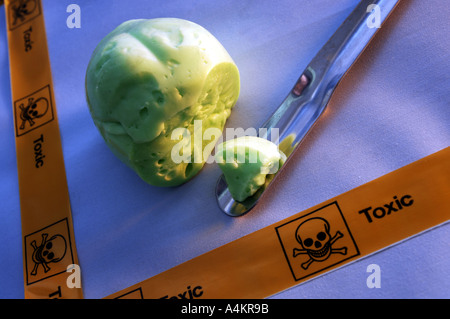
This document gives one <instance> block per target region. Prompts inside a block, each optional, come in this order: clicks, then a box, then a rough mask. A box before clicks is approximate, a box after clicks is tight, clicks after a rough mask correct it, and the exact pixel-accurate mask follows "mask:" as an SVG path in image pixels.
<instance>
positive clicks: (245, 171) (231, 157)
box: [215, 136, 286, 202]
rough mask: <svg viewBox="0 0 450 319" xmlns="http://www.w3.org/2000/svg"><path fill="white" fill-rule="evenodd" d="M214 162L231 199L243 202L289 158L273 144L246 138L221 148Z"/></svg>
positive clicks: (257, 138) (219, 147) (228, 143)
mask: <svg viewBox="0 0 450 319" xmlns="http://www.w3.org/2000/svg"><path fill="white" fill-rule="evenodd" d="M215 160H216V162H217V164H218V165H219V167H220V169H221V170H222V172H223V174H224V177H225V180H226V182H227V184H228V190H229V191H230V194H231V196H232V197H233V198H234V199H235V200H236V201H239V202H242V201H244V200H245V199H247V198H248V197H250V196H252V195H253V194H255V193H256V191H257V190H258V189H259V188H260V187H261V186H263V185H264V183H265V182H266V178H268V177H269V176H273V175H274V174H275V173H276V172H277V171H278V170H279V168H280V167H281V165H283V164H284V162H285V160H286V156H285V155H284V153H283V152H282V151H280V150H279V148H278V146H277V145H276V144H274V143H272V142H271V141H268V140H266V139H263V138H259V137H256V136H243V137H238V138H236V139H232V140H229V141H226V142H224V143H222V144H220V145H218V147H217V151H216V154H215Z"/></svg>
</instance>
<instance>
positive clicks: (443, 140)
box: [0, 0, 450, 298]
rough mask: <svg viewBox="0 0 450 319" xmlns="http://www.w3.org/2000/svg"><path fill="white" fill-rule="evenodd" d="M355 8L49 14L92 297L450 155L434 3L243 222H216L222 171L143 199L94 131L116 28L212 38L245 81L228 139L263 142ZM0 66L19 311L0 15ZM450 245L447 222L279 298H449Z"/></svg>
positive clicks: (7, 281) (253, 4) (373, 64)
mask: <svg viewBox="0 0 450 319" xmlns="http://www.w3.org/2000/svg"><path fill="white" fill-rule="evenodd" d="M71 3H76V4H78V5H79V6H80V8H81V28H79V29H70V28H68V27H67V25H66V19H67V17H68V16H69V13H67V12H66V8H67V6H68V5H69V4H71ZM357 3H358V1H357V0H341V1H331V0H315V1H306V0H295V1H294V0H292V1H289V0H280V1H250V0H236V1H234V0H233V1H231V0H230V1H220V2H219V1H207V0H195V1H185V0H182V1H143V0H132V1H116V0H95V1H87V0H86V1H82V0H58V1H57V0H44V1H43V8H44V16H45V21H46V28H47V38H48V46H49V51H50V59H51V66H52V74H53V82H54V90H55V99H56V105H57V112H58V117H59V123H60V131H61V135H62V143H63V152H64V158H65V165H66V171H67V180H68V186H69V192H70V200H71V205H72V214H73V220H74V224H75V240H76V244H77V249H78V255H79V259H80V264H81V268H82V278H83V279H82V280H83V290H84V295H85V297H86V298H102V297H105V296H107V295H109V294H112V293H114V292H116V291H118V290H120V289H123V288H126V287H128V286H130V285H132V284H135V283H138V282H140V281H142V280H144V279H147V278H149V277H151V276H154V275H157V274H159V273H161V272H163V271H164V270H167V269H170V268H172V267H174V266H176V265H179V264H181V263H182V262H184V261H187V260H190V259H192V258H194V257H196V256H198V255H200V254H203V253H206V252H208V251H210V250H212V249H214V248H217V247H219V246H222V245H224V244H226V243H228V242H230V241H232V240H235V239H238V238H241V237H242V236H244V235H247V234H249V233H252V232H254V231H256V230H258V229H261V228H263V227H265V226H269V225H271V224H273V223H275V222H278V221H280V220H282V219H285V218H288V217H289V216H291V215H293V214H296V213H298V212H300V211H303V210H306V209H308V208H310V207H312V206H314V205H317V204H320V203H322V202H324V201H326V200H328V199H330V198H333V197H335V196H337V195H339V194H342V193H344V192H346V191H348V190H351V189H353V188H355V187H357V186H359V185H362V184H364V183H366V182H369V181H371V180H373V179H375V178H377V177H380V176H382V175H384V174H387V173H389V172H391V171H393V170H395V169H397V168H400V167H402V166H404V165H406V164H409V163H411V162H413V161H415V160H418V159H420V158H422V157H424V156H427V155H429V154H432V153H434V152H437V151H439V150H441V149H443V148H445V147H447V146H449V142H450V103H449V102H450V98H449V87H450V63H449V61H450V38H449V36H448V35H449V34H450V24H449V23H448V17H449V16H450V7H449V6H448V3H446V2H445V1H440V0H427V1H420V0H404V1H401V3H400V4H399V6H398V7H397V9H396V11H395V12H394V13H393V14H392V16H391V17H390V18H389V20H388V21H387V23H386V24H385V25H384V26H383V27H382V28H381V30H380V31H379V32H378V34H377V35H376V37H375V39H374V40H373V41H372V42H371V44H370V46H369V47H368V48H367V50H366V51H365V52H364V54H363V55H362V56H361V57H360V59H359V60H358V61H357V63H356V64H355V65H354V66H353V67H352V69H351V70H350V71H349V72H348V74H347V75H346V76H345V78H344V80H343V81H342V82H341V83H340V85H339V87H338V89H337V90H336V92H335V94H334V95H333V97H332V99H331V102H330V104H329V106H328V109H327V111H326V113H325V114H324V116H323V117H322V118H321V119H320V120H319V122H318V123H317V125H316V126H315V127H314V129H313V131H312V132H311V133H310V134H309V135H308V136H307V137H306V139H305V140H304V142H303V144H302V146H301V149H299V150H298V152H296V153H295V155H294V158H293V159H292V161H290V162H289V167H287V168H286V169H285V170H284V171H283V172H282V173H281V174H280V176H279V179H278V180H277V181H276V185H275V187H273V188H272V191H271V193H270V194H268V195H267V196H266V197H265V198H264V199H263V200H262V202H261V203H260V204H259V205H258V206H257V207H256V208H255V209H254V210H253V211H252V212H251V213H250V214H248V215H245V216H243V217H240V218H230V217H228V216H226V215H224V214H223V213H222V212H221V211H220V210H219V208H218V206H217V204H216V200H215V197H214V186H215V183H216V181H217V179H218V177H219V175H220V170H219V168H218V167H217V166H216V165H213V164H207V165H206V166H205V167H204V169H203V170H202V172H201V174H200V175H198V176H197V177H196V178H195V179H193V180H192V181H190V182H189V183H187V184H185V185H183V186H181V187H177V188H173V189H161V188H156V187H152V186H149V185H146V184H145V183H144V182H143V181H141V180H140V179H139V177H138V176H136V174H135V173H134V172H133V171H131V170H130V169H129V168H127V167H126V166H125V165H124V164H122V163H121V162H120V161H119V160H118V159H117V158H115V157H114V155H113V154H112V153H111V152H110V150H109V149H108V148H107V146H106V145H105V144H104V142H103V140H102V138H101V137H100V134H99V133H98V131H97V130H96V128H95V127H94V125H93V122H92V120H91V118H90V115H89V112H88V109H87V105H86V101H85V95H84V76H85V70H86V67H87V64H88V62H89V58H90V55H91V53H92V51H93V50H94V48H95V46H96V45H97V43H98V42H99V41H100V40H101V39H102V38H103V37H104V36H105V35H106V34H107V33H108V32H110V31H111V30H112V29H114V28H115V27H116V26H117V25H119V24H120V23H122V22H123V21H125V20H128V19H135V18H157V17H177V18H183V19H187V20H191V21H193V22H196V23H198V24H200V25H202V26H203V27H205V28H206V29H208V30H209V31H210V32H211V33H212V34H214V35H215V36H216V37H217V38H218V39H219V41H220V42H221V43H222V44H223V45H224V47H225V48H226V49H227V50H228V52H229V53H230V55H231V56H232V57H233V59H234V60H235V62H236V64H237V65H238V67H239V70H240V73H241V95H240V98H239V101H238V103H237V105H236V107H235V109H234V111H233V113H232V115H231V117H230V118H229V120H228V122H227V127H242V128H248V127H256V128H257V127H259V125H260V124H262V123H263V122H264V121H265V119H266V118H267V117H268V116H270V114H271V113H272V112H273V111H274V109H275V108H276V107H277V106H278V105H279V104H280V102H281V101H282V100H283V99H284V98H285V96H286V95H287V93H288V91H289V90H290V89H291V88H292V86H293V84H294V83H295V81H296V80H297V78H298V76H299V75H300V74H301V72H302V71H303V69H304V68H305V67H306V65H307V64H308V62H309V61H310V60H311V58H312V57H313V56H314V55H315V53H316V52H317V51H318V50H319V49H320V48H321V46H322V45H323V44H325V42H326V41H327V40H328V38H329V37H330V36H331V35H332V34H333V32H334V31H335V30H336V29H337V28H338V27H339V25H340V24H341V23H342V22H343V21H344V19H345V18H346V17H347V15H348V14H350V12H351V11H352V9H353V8H354V7H355V6H356V4H357ZM0 66H1V68H0V83H1V85H0V149H1V150H2V152H1V153H2V155H1V156H0V172H1V173H0V298H23V272H22V246H21V243H22V237H21V225H20V205H19V195H18V182H17V166H16V155H15V144H14V143H15V142H14V127H13V114H12V101H11V92H10V89H11V88H10V81H9V61H8V51H7V39H6V23H5V10H4V6H2V7H1V8H0ZM380 236H383V234H380ZM449 238H450V226H449V225H448V224H446V225H444V226H440V227H438V228H435V229H433V230H431V231H428V232H425V233H422V234H420V235H419V236H416V237H414V238H411V239H409V240H406V241H404V242H402V243H400V244H398V245H395V246H392V247H389V248H388V249H385V250H383V251H381V252H377V253H375V254H373V255H371V256H369V257H366V258H363V259H360V260H358V261H356V262H353V263H351V264H349V265H346V266H344V267H341V268H339V269H338V270H336V271H333V272H330V273H327V274H325V275H323V276H320V277H318V278H315V279H312V280H310V281H308V282H306V283H304V284H301V285H298V286H296V287H294V288H291V289H289V290H287V291H284V292H281V293H279V294H277V295H275V296H273V297H272V298H448V297H450V258H449V256H450V246H449ZM370 264H378V265H379V266H380V268H381V288H374V289H369V288H368V287H367V285H366V279H367V277H368V276H369V273H367V271H366V270H367V267H368V266H369V265H370ZM230 297H233V296H230Z"/></svg>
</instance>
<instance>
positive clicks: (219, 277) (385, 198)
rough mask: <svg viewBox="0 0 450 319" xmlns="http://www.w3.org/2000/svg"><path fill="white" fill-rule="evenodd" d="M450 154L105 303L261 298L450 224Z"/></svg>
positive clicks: (297, 216)
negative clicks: (120, 300)
mask: <svg viewBox="0 0 450 319" xmlns="http://www.w3.org/2000/svg"><path fill="white" fill-rule="evenodd" d="M449 163H450V148H446V149H444V150H441V151H439V152H437V153H435V154H432V155H430V156H428V157H425V158H423V159H421V160H419V161H417V162H414V163H412V164H410V165H408V166H405V167H403V168H400V169H398V170H396V171H394V172H391V173H389V174H387V175H385V176H382V177H380V178H378V179H376V180H374V181H372V182H369V183H367V184H364V185H362V186H360V187H357V188H355V189H353V190H351V191H349V192H347V193H344V194H342V195H339V196H337V197H335V198H332V199H330V200H329V201H327V202H325V203H322V204H320V205H317V206H315V207H312V208H311V209H308V210H306V211H304V212H300V213H297V214H295V215H293V216H292V217H290V218H287V219H285V220H283V221H280V222H278V223H276V224H274V225H271V226H268V227H266V228H263V229H261V230H258V231H256V232H254V233H251V234H249V235H247V236H244V237H242V238H239V239H237V240H236V241H233V242H230V243H228V244H226V245H224V246H222V247H219V248H217V249H215V250H212V251H210V252H208V253H206V254H203V255H201V256H198V257H196V258H194V259H192V260H189V261H187V262H185V263H183V264H181V265H179V266H177V267H174V268H172V269H169V270H167V271H165V272H163V273H161V274H159V275H156V276H154V277H152V278H149V279H147V280H144V281H143V282H141V283H138V284H136V285H133V286H131V287H129V288H127V289H124V290H122V291H119V292H117V293H115V294H112V295H110V296H108V298H146V299H147V298H149V299H153V298H163V299H171V298H174V299H175V298H176V299H196V298H213V299H214V298H217V299H222V298H242V299H247V298H248V299H252V298H266V297H269V296H271V295H274V294H276V293H278V292H280V291H283V290H285V289H288V288H290V287H293V286H295V285H298V284H300V283H302V282H304V281H306V280H309V279H311V278H313V277H315V276H318V275H321V274H323V273H326V272H328V271H330V270H332V269H336V268H338V267H341V266H344V265H345V264H347V263H349V262H351V261H355V260H357V259H359V258H362V257H364V256H367V255H369V254H372V253H374V252H376V251H379V250H381V249H383V248H386V247H389V246H391V245H393V244H396V243H398V242H400V241H402V240H404V239H407V238H409V237H411V236H414V235H416V234H418V233H421V232H423V231H425V230H427V229H430V228H433V227H435V226H438V225H441V224H443V223H446V222H448V221H449V220H450V200H449V199H450V165H449Z"/></svg>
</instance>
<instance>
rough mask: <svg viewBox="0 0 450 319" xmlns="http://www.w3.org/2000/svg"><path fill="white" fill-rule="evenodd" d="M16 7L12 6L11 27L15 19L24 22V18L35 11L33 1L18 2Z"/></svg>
mask: <svg viewBox="0 0 450 319" xmlns="http://www.w3.org/2000/svg"><path fill="white" fill-rule="evenodd" d="M18 2H19V3H18V5H17V6H16V5H12V10H13V16H14V21H13V25H15V24H16V23H17V19H20V21H24V20H25V16H27V15H29V14H31V13H32V12H33V11H34V10H35V9H36V6H37V5H36V1H35V0H19V1H18Z"/></svg>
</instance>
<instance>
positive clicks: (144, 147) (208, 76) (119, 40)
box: [86, 18, 240, 186]
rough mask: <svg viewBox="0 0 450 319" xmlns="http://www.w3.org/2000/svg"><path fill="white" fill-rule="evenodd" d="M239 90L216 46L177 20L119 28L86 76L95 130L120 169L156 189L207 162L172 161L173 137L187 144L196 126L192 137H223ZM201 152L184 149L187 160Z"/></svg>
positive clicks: (226, 57) (146, 21) (132, 22)
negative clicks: (214, 131)
mask: <svg viewBox="0 0 450 319" xmlns="http://www.w3.org/2000/svg"><path fill="white" fill-rule="evenodd" d="M239 90H240V82H239V71H238V68H237V66H236V64H235V63H234V61H233V60H232V58H231V57H230V55H229V54H228V52H227V51H226V50H225V48H224V47H223V46H222V45H221V44H220V42H219V41H218V40H217V39H216V38H215V37H214V36H213V35H212V34H211V33H209V32H208V31H207V30H206V29H204V28H203V27H201V26H199V25H197V24H195V23H193V22H190V21H186V20H182V19H176V18H159V19H139V20H130V21H126V22H124V23H122V24H121V25H119V26H118V27H117V28H116V29H115V30H113V31H112V32H111V33H110V34H108V35H107V36H106V37H105V38H104V39H103V40H101V41H100V43H99V44H98V46H97V47H96V49H95V51H94V52H93V54H92V57H91V60H90V62H89V65H88V67H87V71H86V96H87V102H88V106H89V110H90V113H91V116H92V118H93V120H94V123H95V125H96V127H97V128H98V129H99V131H100V133H101V135H102V136H103V138H104V140H105V141H106V143H107V145H108V146H109V147H110V148H111V150H112V151H113V152H114V153H115V154H116V155H117V156H118V157H119V158H120V159H121V160H122V161H123V162H125V163H126V164H127V165H128V166H130V167H131V168H132V169H134V170H135V171H136V173H137V174H138V175H139V176H140V177H141V178H142V179H143V180H144V181H146V182H147V183H149V184H152V185H156V186H176V185H180V184H182V183H184V182H186V181H188V180H189V179H191V178H192V177H194V176H195V175H196V174H197V173H198V172H199V171H200V170H201V168H202V167H203V166H204V164H205V161H206V158H202V160H201V161H195V162H194V161H193V160H192V161H190V162H189V161H184V162H182V163H176V162H174V161H173V160H172V158H171V151H172V149H173V147H174V146H175V145H176V144H177V143H178V142H179V140H178V139H176V138H175V139H173V136H172V132H173V131H174V130H175V129H177V128H183V129H187V131H188V132H189V133H190V136H192V137H193V136H194V122H195V121H200V120H201V127H200V131H201V132H200V131H199V132H196V133H197V134H201V136H203V133H204V131H205V130H207V129H208V128H218V129H220V131H222V130H223V128H224V125H225V122H226V120H227V119H228V117H229V116H230V113H231V109H232V108H233V106H234V105H235V104H236V101H237V99H238V96H239ZM197 127H199V126H198V125H197V126H196V129H197V130H199V129H198V128H197ZM218 138H219V136H215V141H213V142H216V141H217V139H218ZM200 144H202V143H200ZM203 144H204V143H203ZM203 147H204V145H199V143H191V144H190V150H191V153H190V154H194V153H196V152H201V154H203ZM205 157H207V156H205Z"/></svg>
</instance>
